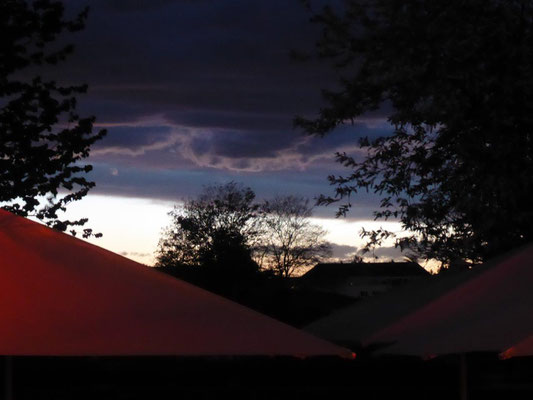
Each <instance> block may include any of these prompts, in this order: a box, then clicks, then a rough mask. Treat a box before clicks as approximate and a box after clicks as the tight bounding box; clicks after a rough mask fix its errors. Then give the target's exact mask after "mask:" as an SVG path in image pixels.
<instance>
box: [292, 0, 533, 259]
mask: <svg viewBox="0 0 533 400" xmlns="http://www.w3.org/2000/svg"><path fill="white" fill-rule="evenodd" d="M343 4H344V6H342V7H338V8H336V9H333V8H332V7H326V8H324V9H323V10H322V11H321V12H319V13H318V14H316V15H315V16H314V18H313V21H314V22H315V23H317V24H319V25H320V26H321V27H322V30H323V34H322V37H321V39H320V40H319V42H318V43H317V52H318V56H319V57H320V58H322V59H325V60H328V61H330V62H331V63H332V64H333V67H334V69H335V71H336V73H337V74H338V76H339V77H340V80H339V82H340V85H339V86H338V87H337V88H336V89H335V90H324V92H323V94H324V98H325V100H326V106H325V107H324V108H322V109H321V110H320V113H319V115H318V117H316V118H315V119H307V118H302V117H298V118H296V120H295V124H296V125H297V126H300V127H302V128H303V129H304V130H305V131H306V132H308V133H310V134H317V135H324V134H326V133H328V132H330V131H331V130H333V129H334V128H335V127H337V126H339V125H341V124H344V123H346V122H350V121H351V122H353V121H354V120H356V119H357V118H358V117H360V116H361V115H363V114H364V113H365V112H368V111H372V110H378V109H380V108H381V109H382V110H390V111H389V112H388V115H387V118H388V121H389V122H390V124H391V125H392V127H393V132H392V134H391V135H389V136H383V137H379V138H373V139H372V138H371V139H368V138H361V141H360V145H361V147H362V148H363V149H365V150H366V151H367V155H366V158H364V159H362V160H361V159H358V158H356V157H352V156H350V155H348V154H345V153H338V154H337V161H338V162H340V163H341V164H342V165H344V166H345V167H347V168H349V169H350V173H349V174H348V175H347V176H330V177H329V180H330V183H331V184H332V185H335V186H336V194H335V196H332V197H325V196H323V197H322V198H321V200H320V202H321V203H323V204H330V203H332V202H335V201H343V199H344V201H343V203H342V204H341V206H340V208H339V212H338V214H339V215H344V214H346V212H347V211H348V209H349V207H351V203H350V196H352V195H356V194H357V193H358V192H359V191H361V190H363V191H367V190H370V191H373V192H375V193H377V194H379V195H380V196H381V204H380V206H381V208H380V210H378V211H376V212H375V217H376V219H389V218H397V219H399V221H401V223H402V225H403V227H404V228H405V229H406V230H409V231H411V232H413V234H412V235H410V236H408V237H405V238H402V239H400V238H397V239H396V240H397V241H396V244H397V245H399V246H400V247H401V248H402V249H410V250H411V251H414V252H415V253H416V254H418V255H420V256H423V257H426V258H435V259H438V260H440V261H441V262H442V263H443V264H444V265H451V264H464V263H473V262H481V261H483V260H486V259H487V258H490V257H493V256H495V255H497V254H499V253H502V252H504V251H507V250H509V249H511V248H513V247H515V246H518V245H520V244H522V243H525V242H528V241H531V240H532V239H533V212H532V208H531V193H532V192H533V137H532V134H533V102H532V101H531V100H530V99H531V98H532V97H533V46H531V43H533V4H532V2H531V1H528V0H467V1H455V0H451V1H446V2H440V1H432V0H374V1H365V0H348V1H346V2H344V3H343ZM363 235H365V236H367V237H368V238H369V244H368V248H370V247H372V246H375V245H379V244H380V243H381V242H382V241H383V239H385V238H387V237H390V236H391V235H392V233H391V232H388V231H385V230H377V231H370V232H363Z"/></svg>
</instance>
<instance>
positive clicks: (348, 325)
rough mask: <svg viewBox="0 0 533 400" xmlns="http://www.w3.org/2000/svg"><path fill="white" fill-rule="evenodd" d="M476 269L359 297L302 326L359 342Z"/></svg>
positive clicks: (331, 337)
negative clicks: (349, 303) (342, 307)
mask: <svg viewBox="0 0 533 400" xmlns="http://www.w3.org/2000/svg"><path fill="white" fill-rule="evenodd" d="M477 273H478V271H477V270H468V271H464V272H462V273H458V274H441V275H436V276H428V277H425V278H423V279H420V280H417V281H416V282H412V283H408V284H406V285H402V286H400V287H397V288H394V289H393V290H390V291H388V292H386V293H382V294H379V295H377V296H371V297H367V298H364V299H361V300H360V301H358V302H357V303H355V304H353V305H350V306H348V307H346V308H344V309H341V310H338V311H336V312H334V313H332V314H331V315H328V316H326V317H324V318H321V319H319V320H317V321H314V322H313V323H311V324H309V325H308V326H306V327H305V328H304V329H305V330H306V331H307V332H310V333H312V334H314V335H317V336H319V337H322V338H324V339H327V340H331V341H333V342H336V343H346V344H351V345H360V344H361V343H365V342H367V341H368V339H369V338H370V337H371V336H372V335H374V334H375V333H377V332H379V331H380V330H382V329H384V328H386V327H387V326H389V325H390V324H392V323H394V322H396V321H397V320H398V319H400V318H402V317H404V316H406V315H408V314H409V313H411V312H413V311H414V310H417V309H419V308H420V307H422V306H424V305H425V304H427V303H428V302H430V301H432V300H434V299H436V298H438V297H439V296H440V295H442V294H444V293H446V292H447V291H449V290H451V289H453V288H455V287H456V286H457V285H459V284H461V283H462V282H464V281H466V280H468V279H470V278H472V277H473V276H475V275H477Z"/></svg>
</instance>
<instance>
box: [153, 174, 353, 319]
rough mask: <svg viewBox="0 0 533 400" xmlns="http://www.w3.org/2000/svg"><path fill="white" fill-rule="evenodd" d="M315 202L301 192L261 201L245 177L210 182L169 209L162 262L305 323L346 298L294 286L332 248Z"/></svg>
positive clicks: (195, 281)
mask: <svg viewBox="0 0 533 400" xmlns="http://www.w3.org/2000/svg"><path fill="white" fill-rule="evenodd" d="M312 209H313V206H312V205H311V204H310V202H309V200H308V199H306V198H304V197H301V196H278V197H274V198H273V199H270V200H264V201H262V202H259V201H256V196H255V193H254V192H253V190H252V189H251V188H249V187H244V186H243V185H242V184H238V183H235V182H230V183H227V184H223V185H211V186H207V187H205V188H204V190H203V191H202V192H201V193H200V195H199V196H198V197H196V198H194V199H189V200H186V201H185V202H184V203H183V204H182V205H177V206H175V207H174V209H173V210H172V211H171V212H170V213H169V215H170V218H171V223H170V224H169V226H168V227H167V228H166V229H165V230H164V232H163V235H162V237H161V239H160V242H159V246H158V250H157V255H156V258H157V263H156V267H158V268H160V270H161V271H163V272H166V273H169V274H171V275H173V276H176V277H178V278H180V279H183V280H186V281H188V282H190V283H193V284H195V285H197V286H200V287H203V288H205V289H207V290H210V291H212V292H215V293H218V294H220V295H223V296H225V297H228V298H230V299H232V300H235V301H238V302H240V303H242V304H245V305H247V306H249V307H252V308H255V309H258V310H260V311H262V312H264V313H267V314H270V315H272V316H275V317H277V318H279V319H282V320H286V321H287V322H291V323H293V324H295V325H298V324H300V323H304V322H306V321H308V320H311V319H312V317H314V316H316V315H317V314H321V313H323V312H325V311H326V309H327V307H329V306H330V305H331V302H332V301H333V303H334V304H335V305H342V304H344V303H345V301H346V300H345V299H341V298H340V296H328V295H323V296H318V297H317V295H316V294H311V293H302V292H297V291H295V290H294V288H292V285H291V282H292V280H291V279H290V278H291V276H293V275H294V274H295V273H297V272H298V271H299V270H302V269H304V268H306V267H310V266H312V265H314V264H316V263H317V262H319V261H320V260H322V259H324V258H325V257H328V256H330V255H331V246H330V244H329V243H328V242H327V241H326V240H325V235H326V231H325V230H324V229H322V228H321V227H320V226H318V225H316V224H313V223H312V222H311V220H310V217H311V216H312ZM324 296H325V297H328V299H324V298H323V297H324ZM329 297H331V299H330V298H329ZM333 297H334V298H333Z"/></svg>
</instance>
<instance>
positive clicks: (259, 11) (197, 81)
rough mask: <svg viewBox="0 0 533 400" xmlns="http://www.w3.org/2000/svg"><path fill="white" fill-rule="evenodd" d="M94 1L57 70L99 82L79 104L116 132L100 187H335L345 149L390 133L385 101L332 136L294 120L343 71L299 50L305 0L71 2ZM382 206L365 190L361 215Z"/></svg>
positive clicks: (306, 35) (310, 110)
mask: <svg viewBox="0 0 533 400" xmlns="http://www.w3.org/2000/svg"><path fill="white" fill-rule="evenodd" d="M86 4H89V5H90V8H91V11H90V15H89V20H88V24H87V27H86V29H85V30H83V31H82V32H80V33H77V34H75V35H74V36H73V37H72V39H73V40H74V41H75V44H76V51H75V53H74V55H73V56H72V58H71V59H70V60H69V61H68V63H66V64H65V66H64V68H62V69H61V71H60V74H59V76H58V79H62V80H67V81H72V82H76V83H78V82H87V83H88V84H89V93H88V95H87V96H85V97H83V98H81V99H80V111H81V112H82V113H83V114H89V115H96V117H97V122H98V123H99V124H100V125H101V126H103V127H106V128H107V129H108V131H109V133H108V136H107V138H105V139H104V140H103V141H101V142H100V143H98V144H97V145H95V146H94V149H93V152H92V156H91V159H90V161H91V162H92V163H94V164H95V171H94V172H93V173H92V177H93V178H92V179H93V180H95V181H96V182H97V187H96V189H95V192H98V193H113V194H122V195H131V196H141V197H157V198H163V199H178V198H183V197H187V196H188V195H194V194H195V193H197V192H198V191H199V190H200V189H201V186H202V185H203V184H210V183H213V182H224V181H229V180H237V181H241V182H243V183H245V184H247V185H249V186H251V187H252V188H253V189H254V190H255V191H256V192H257V193H258V196H259V197H268V196H270V195H272V194H295V193H298V194H301V195H304V196H307V197H310V198H314V197H317V196H318V195H320V194H332V193H333V190H332V188H330V187H328V184H327V180H326V177H327V175H329V174H331V173H335V174H343V173H344V172H346V171H345V170H344V169H343V168H342V167H341V166H339V165H338V164H336V163H335V162H334V158H333V157H334V156H333V153H334V152H335V151H346V152H348V153H350V154H355V155H357V156H358V157H361V154H360V152H359V150H358V149H357V139H358V138H359V137H361V136H366V135H368V136H371V137H376V136H378V135H382V134H387V133H388V132H389V131H390V128H389V127H388V126H387V125H386V124H385V123H384V121H383V115H384V112H385V111H387V110H386V108H385V109H383V110H379V111H377V112H375V113H373V114H371V115H368V116H366V117H365V118H364V119H363V120H361V121H358V122H357V123H356V124H355V125H354V126H346V127H343V128H341V129H338V130H337V131H336V132H334V133H332V134H331V135H328V136H326V137H324V138H317V137H308V136H304V135H303V134H302V133H301V132H300V131H299V130H295V129H293V127H292V120H293V118H294V116H295V115H297V114H299V115H306V116H312V115H315V113H316V112H317V111H318V110H319V108H320V107H321V105H322V100H321V98H320V88H322V87H329V86H331V85H332V84H333V82H334V81H335V76H334V75H332V73H331V72H330V70H329V69H328V68H327V67H325V66H324V65H321V64H319V63H308V64H301V63H298V62H295V61H294V60H292V59H291V57H290V51H291V50H292V49H303V50H306V49H310V48H312V47H313V43H314V41H315V40H316V38H317V37H318V33H319V32H318V30H317V27H315V26H313V25H312V24H310V23H309V21H308V20H309V17H310V15H309V14H307V12H306V10H305V8H304V7H303V6H302V3H301V2H300V1H298V0H294V1H293V0H289V1H287V0H270V1H260V0H254V1H250V0H235V1H231V2H229V1H225V2H221V1H215V0H190V1H186V0H152V1H144V0H92V1H90V2H88V1H84V0H71V1H69V2H68V9H69V12H71V13H74V12H75V11H76V10H80V9H81V8H82V7H83V6H84V5H86ZM50 73H51V74H53V72H50ZM375 204H376V196H374V195H371V194H363V195H362V196H360V197H358V199H357V203H356V206H357V207H356V208H354V210H355V211H354V212H353V213H352V214H351V216H358V217H359V216H362V215H365V216H366V218H368V217H369V216H370V215H369V214H370V212H371V209H374V208H375ZM334 212H335V207H334V206H332V207H328V208H320V209H318V210H317V215H319V216H326V215H327V216H332V215H333V214H334Z"/></svg>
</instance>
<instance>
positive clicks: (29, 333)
mask: <svg viewBox="0 0 533 400" xmlns="http://www.w3.org/2000/svg"><path fill="white" fill-rule="evenodd" d="M0 324H1V326H2V329H0V354H2V355H61V356H64V355H185V356H213V355H214V356H221V355H297V356H314V355H340V356H348V357H349V356H351V352H349V351H348V350H346V349H343V348H341V347H338V346H335V345H333V344H331V343H329V342H327V341H325V340H321V339H318V338H316V337H314V336H311V335H310V334H307V333H305V332H302V331H300V330H297V329H295V328H292V327H290V326H288V325H285V324H283V323H281V322H278V321H276V320H274V319H272V318H269V317H267V316H264V315H262V314H259V313H257V312H255V311H252V310H250V309H248V308H246V307H243V306H241V305H239V304H236V303H233V302H231V301H229V300H227V299H224V298H222V297H220V296H217V295H214V294H212V293H210V292H207V291H205V290H202V289H200V288H198V287H195V286H193V285H190V284H188V283H186V282H183V281H180V280H178V279H175V278H173V277H171V276H168V275H166V274H163V273H160V272H157V271H155V270H154V269H153V268H150V267H146V266H144V265H141V264H138V263H136V262H134V261H132V260H129V259H127V258H124V257H122V256H119V255H117V254H115V253H112V252H109V251H107V250H104V249H102V248H100V247H97V246H94V245H92V244H89V243H87V242H85V241H82V240H79V239H76V238H74V237H72V236H70V235H66V234H63V233H60V232H57V231H55V230H52V229H50V228H48V227H46V226H44V225H41V224H39V223H36V222H33V221H30V220H28V219H25V218H21V217H18V216H15V215H13V214H11V213H8V212H6V211H4V210H1V209H0Z"/></svg>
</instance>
